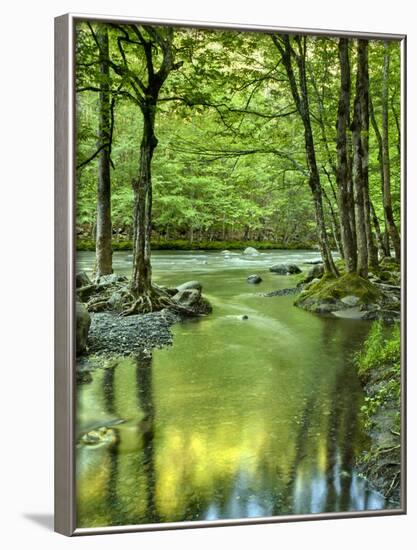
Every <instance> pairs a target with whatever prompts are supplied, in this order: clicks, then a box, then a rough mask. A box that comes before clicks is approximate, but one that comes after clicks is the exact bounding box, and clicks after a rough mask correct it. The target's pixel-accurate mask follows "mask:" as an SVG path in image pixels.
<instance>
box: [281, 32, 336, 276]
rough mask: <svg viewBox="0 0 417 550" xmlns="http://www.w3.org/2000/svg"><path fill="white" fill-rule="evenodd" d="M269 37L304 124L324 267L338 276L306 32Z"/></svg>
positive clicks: (311, 186)
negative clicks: (328, 224)
mask: <svg viewBox="0 0 417 550" xmlns="http://www.w3.org/2000/svg"><path fill="white" fill-rule="evenodd" d="M271 38H272V41H273V43H274V44H275V46H276V48H277V49H278V51H279V52H280V54H281V59H282V62H283V65H284V67H285V70H286V73H287V77H288V80H289V83H290V87H291V93H292V96H293V99H294V103H295V106H296V108H297V111H298V114H299V116H300V117H301V120H302V122H303V126H304V142H305V151H306V158H307V165H308V170H309V186H310V189H311V192H312V195H313V201H314V209H315V215H316V224H317V235H318V241H319V246H320V252H321V255H322V258H323V263H324V268H325V271H326V272H329V273H332V274H333V275H335V276H338V271H337V268H336V266H335V264H334V261H333V258H332V254H331V250H330V245H329V240H328V237H327V233H326V224H325V220H324V210H323V196H322V188H321V182H320V174H319V170H318V167H317V161H316V152H315V146H314V138H313V131H312V127H311V120H310V110H309V99H308V89H307V75H306V53H307V38H306V37H305V36H304V37H301V36H295V37H294V39H293V41H291V40H290V37H289V36H288V35H272V36H271ZM291 42H293V43H294V44H295V47H296V48H297V51H296V50H295V49H294V48H293V46H292V43H291ZM293 59H295V61H296V64H297V68H298V81H297V79H296V76H295V72H294V67H293Z"/></svg>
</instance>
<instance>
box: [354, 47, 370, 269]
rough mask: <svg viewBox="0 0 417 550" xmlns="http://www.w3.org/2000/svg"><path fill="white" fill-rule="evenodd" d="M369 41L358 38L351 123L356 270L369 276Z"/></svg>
mask: <svg viewBox="0 0 417 550" xmlns="http://www.w3.org/2000/svg"><path fill="white" fill-rule="evenodd" d="M366 48H367V43H366V41H364V40H358V46H357V52H358V61H357V73H356V94H355V101H354V107H353V119H352V124H351V130H352V146H353V165H352V172H353V173H352V176H353V195H354V202H355V221H356V244H357V250H358V260H357V267H356V271H357V273H358V275H360V276H361V277H364V278H367V277H368V242H367V232H366V219H365V205H364V195H365V179H364V173H363V170H364V166H365V164H366V161H364V155H365V154H366V153H365V152H364V149H363V141H362V132H363V128H362V122H363V119H362V113H361V107H362V105H363V96H364V93H365V89H364V87H365V85H366V81H367V79H366V75H365V71H366V65H365V55H366Z"/></svg>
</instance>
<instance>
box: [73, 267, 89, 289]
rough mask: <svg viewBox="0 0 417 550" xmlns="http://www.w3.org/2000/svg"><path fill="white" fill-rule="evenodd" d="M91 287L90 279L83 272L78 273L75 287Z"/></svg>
mask: <svg viewBox="0 0 417 550" xmlns="http://www.w3.org/2000/svg"><path fill="white" fill-rule="evenodd" d="M87 285H91V281H90V277H89V276H88V275H87V273H86V272H85V271H79V272H78V273H77V274H76V276H75V286H76V288H80V287H82V286H87Z"/></svg>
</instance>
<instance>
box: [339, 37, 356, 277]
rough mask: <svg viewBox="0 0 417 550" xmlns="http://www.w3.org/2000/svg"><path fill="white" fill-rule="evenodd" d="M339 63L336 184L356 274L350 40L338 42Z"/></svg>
mask: <svg viewBox="0 0 417 550" xmlns="http://www.w3.org/2000/svg"><path fill="white" fill-rule="evenodd" d="M339 61H340V95H339V106H338V113H337V124H336V128H337V183H338V189H339V193H338V202H339V213H340V233H341V236H342V243H343V252H344V259H345V263H346V270H347V272H348V273H353V272H355V271H356V267H357V251H356V243H355V239H354V235H353V232H352V226H351V217H352V214H351V213H350V211H351V210H352V201H351V197H350V193H349V189H350V179H351V177H352V175H351V170H350V159H349V149H348V137H347V132H348V129H349V124H350V62H349V42H348V39H347V38H340V39H339Z"/></svg>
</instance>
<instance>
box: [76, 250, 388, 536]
mask: <svg viewBox="0 0 417 550" xmlns="http://www.w3.org/2000/svg"><path fill="white" fill-rule="evenodd" d="M77 258H78V269H84V270H86V271H87V272H89V271H90V270H91V267H92V265H93V261H94V256H93V253H89V252H82V253H79V254H78V256H77ZM152 258H153V259H152V265H153V274H154V280H155V281H156V282H157V283H159V284H162V285H166V286H177V285H178V284H180V283H183V282H185V281H189V280H198V281H200V282H201V283H202V285H203V293H204V295H205V296H206V297H207V298H208V299H209V300H210V302H211V304H212V305H213V313H212V314H211V315H209V316H207V317H204V318H201V319H200V318H199V319H193V320H189V321H185V322H182V323H180V324H177V325H175V326H174V327H173V334H174V344H173V346H172V347H169V348H165V349H161V350H154V351H153V353H152V355H150V354H145V355H142V356H141V357H136V358H120V360H116V361H111V362H109V361H107V362H106V361H105V360H103V368H100V369H97V370H95V371H94V372H93V375H92V381H90V383H86V384H81V385H78V387H77V407H76V408H77V431H78V433H82V432H83V430H84V431H85V430H86V429H87V428H88V427H91V426H101V425H105V426H106V425H110V424H112V423H114V425H113V428H112V432H111V433H112V434H113V440H112V443H111V444H105V443H103V444H101V445H100V444H98V445H84V444H79V445H77V449H76V473H77V475H76V477H77V524H78V527H101V526H107V525H129V524H144V523H154V522H171V521H184V520H186V521H192V520H215V519H236V518H248V517H250V518H256V517H265V516H279V515H287V514H308V513H313V514H314V513H318V512H337V511H349V510H376V509H382V508H384V507H386V506H387V504H386V502H385V500H384V498H383V497H382V496H381V495H380V494H378V493H376V492H374V491H372V490H371V489H370V488H369V486H368V485H367V483H366V481H365V480H363V479H362V478H360V477H359V476H358V474H357V472H356V471H355V468H354V461H355V456H356V455H357V454H358V453H360V452H361V451H362V450H364V449H365V447H366V441H365V439H364V436H363V433H362V430H361V426H360V424H359V418H358V414H359V410H360V407H361V405H362V402H363V392H362V389H361V386H360V383H359V380H358V377H357V375H356V371H355V366H354V364H353V362H352V356H353V354H354V353H355V352H356V351H357V350H359V349H360V347H361V345H362V344H363V342H364V339H365V338H366V335H367V332H368V330H369V326H370V325H369V323H368V322H365V321H352V320H344V319H328V318H323V317H318V316H315V315H313V314H311V313H308V312H305V311H303V310H300V309H298V308H296V307H294V306H293V305H292V304H293V300H294V297H293V296H280V297H273V298H266V297H262V296H259V293H260V292H267V291H271V290H276V289H280V288H288V287H291V286H294V283H293V278H292V277H286V276H279V275H276V274H274V273H270V272H269V271H268V267H269V266H271V265H273V264H274V263H285V262H287V263H288V262H291V263H296V264H297V265H299V266H300V267H301V268H302V269H303V270H304V269H305V270H307V269H309V268H310V267H311V266H309V265H307V264H305V263H304V262H306V261H309V260H312V259H315V258H317V252H313V251H268V252H262V253H261V254H259V255H258V256H253V257H252V256H244V255H243V254H240V253H232V254H230V255H224V254H221V253H217V252H200V251H193V252H168V251H158V252H155V253H154V254H153V257H152ZM130 267H131V256H129V254H128V253H124V252H118V253H115V254H114V268H115V271H116V272H118V273H123V274H126V275H129V274H130ZM253 273H258V274H260V275H261V276H262V278H263V282H262V283H261V284H259V285H251V284H248V283H247V282H246V277H247V276H249V275H251V274H253ZM243 315H247V317H248V319H247V320H242V316H243ZM121 420H123V421H124V422H123V423H120V424H118V423H117V422H118V421H121Z"/></svg>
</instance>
